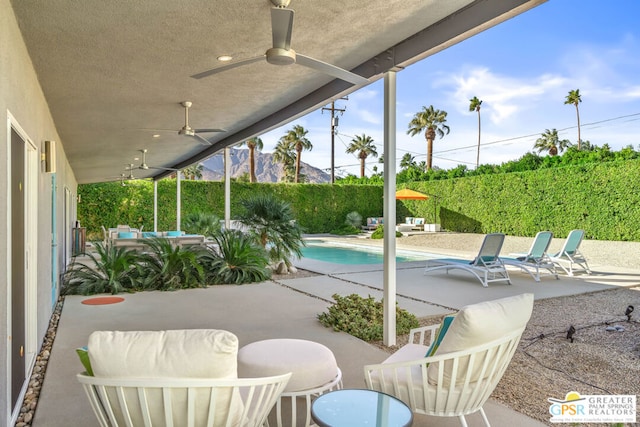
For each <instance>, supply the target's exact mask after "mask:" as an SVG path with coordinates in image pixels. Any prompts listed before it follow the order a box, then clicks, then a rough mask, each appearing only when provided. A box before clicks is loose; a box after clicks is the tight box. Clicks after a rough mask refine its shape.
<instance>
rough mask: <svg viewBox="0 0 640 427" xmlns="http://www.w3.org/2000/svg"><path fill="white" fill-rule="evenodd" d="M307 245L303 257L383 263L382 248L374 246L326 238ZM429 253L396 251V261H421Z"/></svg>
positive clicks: (344, 262) (353, 263) (352, 262)
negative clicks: (349, 243)
mask: <svg viewBox="0 0 640 427" xmlns="http://www.w3.org/2000/svg"><path fill="white" fill-rule="evenodd" d="M305 242H306V244H307V246H306V247H303V248H302V256H303V258H310V259H315V260H318V261H324V262H331V263H334V264H347V265H355V264H382V262H383V257H382V248H378V247H373V246H359V245H341V244H338V243H333V242H326V241H324V240H306V241H305ZM427 258H428V256H427V254H420V253H418V252H408V251H406V252H403V251H396V262H406V261H421V260H425V259H427Z"/></svg>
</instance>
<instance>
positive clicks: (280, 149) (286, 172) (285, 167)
mask: <svg viewBox="0 0 640 427" xmlns="http://www.w3.org/2000/svg"><path fill="white" fill-rule="evenodd" d="M272 162H273V163H282V171H283V176H282V180H283V181H285V182H291V181H292V178H293V176H292V175H293V173H294V172H295V169H294V167H293V166H294V163H295V152H294V147H293V144H292V143H291V141H290V140H289V139H287V137H286V135H285V136H283V137H282V138H280V140H278V143H277V144H276V147H275V149H274V151H273V157H272Z"/></svg>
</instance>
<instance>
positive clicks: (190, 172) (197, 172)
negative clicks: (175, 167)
mask: <svg viewBox="0 0 640 427" xmlns="http://www.w3.org/2000/svg"><path fill="white" fill-rule="evenodd" d="M203 170H204V166H202V165H201V164H200V163H198V164H197V165H191V166H188V167H186V168H184V169H182V171H181V172H182V175H184V178H185V179H190V180H192V181H195V180H196V179H202V171H203Z"/></svg>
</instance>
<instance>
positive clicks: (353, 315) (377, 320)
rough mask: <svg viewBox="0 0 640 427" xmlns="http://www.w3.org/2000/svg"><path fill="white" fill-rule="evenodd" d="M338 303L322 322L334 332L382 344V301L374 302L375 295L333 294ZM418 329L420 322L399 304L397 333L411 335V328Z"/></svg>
mask: <svg viewBox="0 0 640 427" xmlns="http://www.w3.org/2000/svg"><path fill="white" fill-rule="evenodd" d="M333 299H335V300H336V303H335V304H334V305H332V306H331V307H329V311H328V312H325V313H321V314H319V315H318V320H319V321H320V323H321V324H322V325H324V326H326V327H331V328H333V330H334V331H341V332H347V333H348V334H350V335H353V336H354V337H356V338H360V339H362V340H364V341H380V340H381V339H382V335H383V313H384V306H383V304H382V301H375V299H374V298H373V297H372V296H369V297H368V298H363V297H361V296H360V295H357V294H351V295H348V296H346V297H342V296H340V295H338V294H334V295H333ZM418 326H419V323H418V319H417V318H416V316H414V315H413V314H411V313H409V312H408V311H406V310H404V309H401V308H399V307H398V306H397V304H396V334H398V335H404V334H407V333H409V331H410V330H411V328H417V327H418Z"/></svg>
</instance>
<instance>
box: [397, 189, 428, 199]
mask: <svg viewBox="0 0 640 427" xmlns="http://www.w3.org/2000/svg"><path fill="white" fill-rule="evenodd" d="M428 198H429V196H427V195H426V194H422V193H419V192H417V191H413V190H409V189H408V188H404V189H402V190H398V191H396V200H427V199H428Z"/></svg>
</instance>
